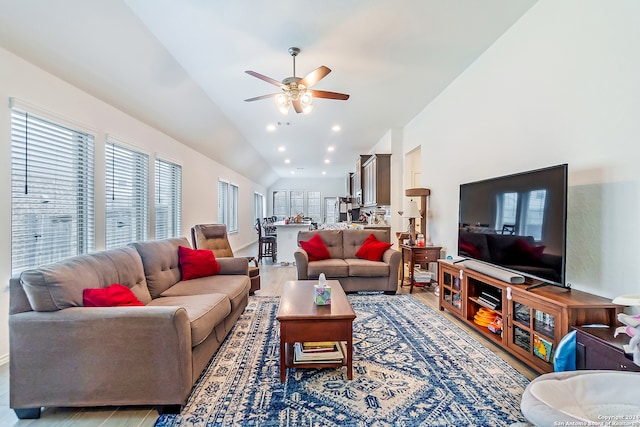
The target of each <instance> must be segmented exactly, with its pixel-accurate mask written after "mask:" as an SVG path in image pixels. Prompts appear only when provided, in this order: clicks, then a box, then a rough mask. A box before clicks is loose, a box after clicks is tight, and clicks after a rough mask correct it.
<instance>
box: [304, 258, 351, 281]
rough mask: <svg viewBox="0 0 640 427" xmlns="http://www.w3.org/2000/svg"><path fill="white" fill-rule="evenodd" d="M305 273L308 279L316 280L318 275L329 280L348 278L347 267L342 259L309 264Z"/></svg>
mask: <svg viewBox="0 0 640 427" xmlns="http://www.w3.org/2000/svg"><path fill="white" fill-rule="evenodd" d="M307 272H308V273H307V274H308V277H309V279H317V278H318V277H320V273H324V275H325V276H327V277H331V278H335V277H349V265H348V264H347V262H346V261H345V260H343V259H335V258H331V259H323V260H321V261H311V262H309V268H308V269H307Z"/></svg>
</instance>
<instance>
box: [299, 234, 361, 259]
mask: <svg viewBox="0 0 640 427" xmlns="http://www.w3.org/2000/svg"><path fill="white" fill-rule="evenodd" d="M316 234H317V235H319V236H320V237H321V238H322V241H323V242H324V244H325V245H326V246H327V249H328V250H329V255H331V258H338V259H342V258H344V251H343V250H342V230H312V231H300V232H298V242H300V241H301V240H306V241H308V240H310V239H311V238H312V237H313V236H314V235H316ZM354 253H355V252H354Z"/></svg>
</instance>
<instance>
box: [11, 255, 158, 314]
mask: <svg viewBox="0 0 640 427" xmlns="http://www.w3.org/2000/svg"><path fill="white" fill-rule="evenodd" d="M20 281H21V283H22V287H23V289H24V291H25V294H26V295H27V299H28V300H29V304H30V305H31V307H32V308H33V309H34V310H35V311H56V310H62V309H65V308H69V307H81V306H82V305H83V304H82V292H83V290H84V289H86V288H104V287H107V286H109V285H111V284H113V283H120V284H122V285H125V286H127V287H128V288H130V289H131V291H132V292H133V293H134V294H135V296H136V297H137V298H138V299H139V300H140V301H141V302H142V303H143V304H147V303H148V302H149V301H151V295H150V294H149V291H148V290H147V282H146V278H145V275H144V269H143V266H142V260H141V258H140V255H139V254H138V252H137V251H136V250H135V249H133V248H131V247H124V248H117V249H111V250H108V251H103V252H97V253H95V254H90V255H80V256H76V257H72V258H67V259H65V260H62V261H59V262H56V263H53V264H49V265H45V266H42V267H38V268H35V269H32V270H26V271H24V272H22V274H21V275H20Z"/></svg>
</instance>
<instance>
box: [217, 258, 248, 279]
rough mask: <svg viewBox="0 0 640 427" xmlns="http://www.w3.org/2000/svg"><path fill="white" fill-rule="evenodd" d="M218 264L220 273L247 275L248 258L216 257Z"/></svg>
mask: <svg viewBox="0 0 640 427" xmlns="http://www.w3.org/2000/svg"><path fill="white" fill-rule="evenodd" d="M216 261H218V264H220V274H237V275H244V276H248V275H249V260H248V259H247V258H245V257H240V258H216Z"/></svg>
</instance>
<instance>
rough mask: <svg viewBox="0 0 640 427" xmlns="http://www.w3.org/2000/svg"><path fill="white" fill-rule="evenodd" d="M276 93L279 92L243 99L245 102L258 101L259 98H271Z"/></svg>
mask: <svg viewBox="0 0 640 427" xmlns="http://www.w3.org/2000/svg"><path fill="white" fill-rule="evenodd" d="M276 95H279V94H278V93H271V94H269V95H262V96H256V97H255V98H249V99H245V101H246V102H251V101H259V100H260V99H267V98H273V97H274V96H276Z"/></svg>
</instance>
